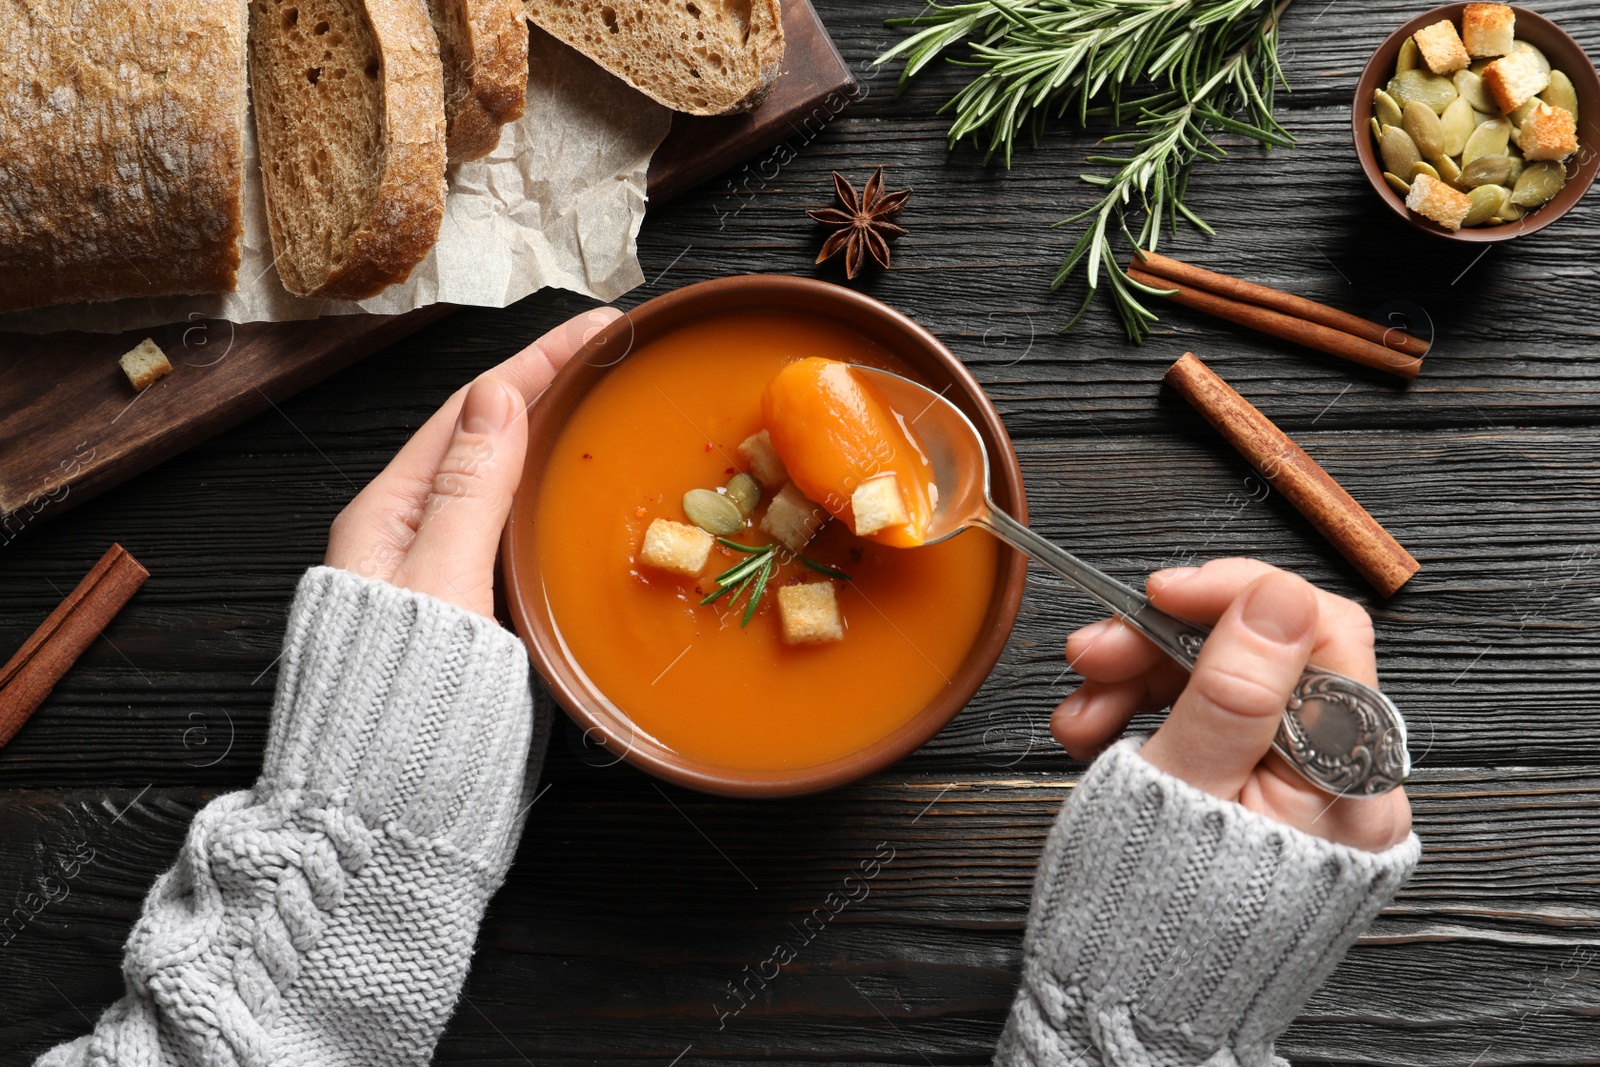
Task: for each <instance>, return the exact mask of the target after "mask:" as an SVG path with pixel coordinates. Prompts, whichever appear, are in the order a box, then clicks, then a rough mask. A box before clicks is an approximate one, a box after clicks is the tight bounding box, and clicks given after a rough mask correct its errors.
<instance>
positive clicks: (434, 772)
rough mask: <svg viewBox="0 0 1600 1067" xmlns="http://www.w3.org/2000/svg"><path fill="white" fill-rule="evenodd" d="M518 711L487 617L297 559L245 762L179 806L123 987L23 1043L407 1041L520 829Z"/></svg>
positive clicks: (286, 1047) (86, 1058)
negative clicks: (83, 1026)
mask: <svg viewBox="0 0 1600 1067" xmlns="http://www.w3.org/2000/svg"><path fill="white" fill-rule="evenodd" d="M532 714H533V709H532V696H531V691H530V690H529V687H528V660H527V656H526V654H525V653H524V652H523V649H522V646H521V645H520V644H519V643H518V641H517V640H516V638H515V637H513V636H512V635H511V634H509V633H507V632H506V631H505V630H503V629H502V628H500V627H499V626H497V625H495V623H494V622H493V621H492V620H489V619H485V618H483V617H481V616H478V615H474V614H471V613H469V612H466V611H463V610H461V609H459V608H456V607H453V606H451V605H449V604H446V603H444V602H443V601H439V600H435V599H433V598H431V597H427V596H422V595H419V594H416V593H411V592H407V591H404V590H401V589H397V588H395V587H393V586H390V585H385V584H382V583H378V582H372V581H367V580H365V579H362V578H358V577H356V576H355V575H353V574H350V573H349V572H346V571H339V570H333V569H331V568H327V567H319V568H316V569H314V570H312V571H310V572H309V573H307V574H306V576H305V577H304V579H303V580H302V581H301V583H300V588H299V591H298V595H297V596H296V598H295V602H294V607H293V609H292V610H291V612H290V617H289V628H288V634H287V637H286V639H285V644H284V652H283V659H282V666H281V668H280V672H279V676H278V691H277V701H276V706H275V709H274V712H273V719H272V728H271V735H270V738H269V740H268V743H267V753H266V759H265V765H264V766H263V768H262V774H261V778H260V780H259V781H258V782H257V783H256V784H255V786H254V788H252V789H250V790H248V791H245V792H240V793H232V794H229V795H227V796H223V797H220V798H218V799H217V800H215V801H213V802H212V803H211V804H209V805H207V806H206V807H205V808H204V809H203V810H202V811H201V812H200V813H199V814H198V815H197V816H196V817H195V820H194V823H193V825H192V826H191V827H190V830H189V834H188V838H187V840H186V842H185V844H184V846H183V849H182V852H181V854H180V855H179V858H178V862H177V865H176V866H175V867H174V868H173V869H172V870H170V871H168V872H167V873H166V874H164V875H162V877H161V878H160V880H158V881H157V882H156V884H155V887H154V888H153V889H152V890H151V892H150V895H149V897H148V898H147V899H146V901H145V906H144V913H143V915H142V917H141V918H140V919H139V921H138V923H137V924H136V925H135V927H134V930H133V933H132V935H131V936H130V938H129V940H128V945H127V952H126V956H125V959H124V963H123V973H124V976H125V978H126V982H127V993H126V995H125V996H124V997H123V998H122V999H121V1000H119V1001H117V1002H116V1003H115V1004H113V1005H112V1006H111V1007H110V1008H108V1009H107V1010H106V1011H105V1013H104V1014H103V1015H102V1016H101V1017H100V1020H99V1022H98V1023H97V1024H96V1025H95V1028H94V1032H93V1033H92V1034H90V1035H88V1036H86V1037H83V1038H80V1039H78V1040H77V1041H74V1042H72V1043H70V1044H67V1045H62V1046H60V1047H58V1048H56V1049H53V1050H51V1051H50V1052H47V1053H46V1054H45V1055H44V1056H42V1057H41V1058H40V1060H39V1064H41V1065H43V1067H66V1065H90V1067H102V1065H112V1064H116V1065H128V1067H155V1065H168V1064H170V1065H180V1064H181V1065H193V1067H200V1065H204V1067H267V1065H269V1064H270V1065H273V1067H279V1065H282V1067H291V1065H307V1067H309V1065H317V1067H357V1065H365V1064H384V1065H394V1064H425V1063H427V1062H428V1061H429V1060H430V1058H431V1057H432V1054H433V1048H434V1045H435V1043H436V1042H437V1041H438V1039H439V1035H440V1033H441V1032H442V1031H443V1029H444V1025H445V1022H446V1020H448V1018H449V1017H450V1013H451V1010H452V1008H453V1007H454V1005H455V1001H456V997H457V995H458V994H459V992H460V990H461V985H462V982H463V980H464V979H465V977H466V973H467V964H468V961H469V959H470V956H471V953H472V945H473V941H474V938H475V936H476V932H477V928H478V923H479V920H480V919H481V917H482V915H483V909H484V906H485V904H486V903H487V901H488V899H489V896H490V894H492V893H493V892H494V891H495V889H496V888H497V887H498V886H499V885H500V883H501V881H502V880H503V879H504V877H505V872H506V868H507V867H508V866H509V864H510V860H511V854H512V851H513V849H514V848H515V845H516V840H517V837H518V835H519V833H520V829H521V821H522V812H523V810H524V805H525V803H526V801H524V800H523V796H524V793H525V791H526V788H527V787H528V785H529V782H528V781H527V780H526V779H527V774H528V770H527V763H526V756H527V752H528V747H529V738H530V735H531V730H532Z"/></svg>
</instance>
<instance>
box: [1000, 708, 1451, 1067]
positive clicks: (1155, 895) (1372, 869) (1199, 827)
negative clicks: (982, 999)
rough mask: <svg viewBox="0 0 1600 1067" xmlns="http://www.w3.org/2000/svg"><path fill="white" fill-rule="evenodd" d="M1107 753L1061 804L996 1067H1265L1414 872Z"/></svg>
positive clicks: (1412, 856)
mask: <svg viewBox="0 0 1600 1067" xmlns="http://www.w3.org/2000/svg"><path fill="white" fill-rule="evenodd" d="M1141 744H1143V738H1130V739H1128V740H1125V741H1122V742H1119V743H1118V744H1116V745H1114V746H1112V748H1111V749H1110V750H1108V751H1107V752H1106V753H1105V754H1104V755H1103V756H1101V757H1100V758H1099V759H1098V760H1097V761H1096V762H1095V764H1094V766H1093V767H1092V768H1090V770H1089V773H1088V774H1087V775H1085V776H1084V779H1083V781H1082V783H1081V784H1080V785H1079V786H1078V788H1077V789H1076V790H1075V791H1074V794H1073V795H1072V797H1071V798H1070V799H1069V800H1068V801H1067V803H1066V804H1064V805H1063V806H1062V809H1061V814H1060V815H1059V817H1058V818H1057V819H1056V823H1055V826H1054V828H1053V829H1052V830H1051V832H1050V836H1049V838H1048V840H1047V842H1046V844H1045V850H1044V855H1043V857H1042V858H1041V860H1040V862H1039V873H1038V878H1037V881H1036V883H1035V886H1034V894H1033V910H1032V912H1031V914H1030V915H1029V918H1028V930H1027V934H1026V938H1025V940H1024V943H1023V974H1022V987H1021V989H1020V991H1019V992H1018V994H1017V999H1016V1002H1015V1003H1014V1004H1013V1006H1012V1009H1011V1016H1010V1019H1009V1021H1008V1022H1007V1024H1006V1028H1005V1033H1004V1034H1003V1035H1002V1037H1001V1041H1000V1048H999V1052H998V1053H997V1055H996V1057H995V1063H996V1064H998V1065H1000V1067H1024V1065H1027V1067H1135V1065H1138V1067H1156V1065H1171V1067H1180V1065H1182V1067H1199V1065H1205V1067H1264V1065H1269V1064H1281V1063H1282V1062H1283V1061H1282V1060H1280V1059H1277V1058H1276V1057H1275V1056H1274V1055H1273V1053H1272V1042H1273V1040H1274V1039H1275V1038H1276V1037H1277V1035H1278V1034H1279V1033H1281V1032H1282V1031H1283V1030H1284V1029H1285V1028H1286V1027H1287V1026H1288V1025H1289V1023H1290V1022H1291V1021H1292V1020H1293V1019H1294V1017H1295V1015H1296V1014H1297V1013H1298V1011H1299V1010H1300V1008H1301V1007H1302V1006H1303V1005H1304V1004H1305V1002H1306V1000H1307V999H1308V998H1309V997H1310V996H1311V994H1312V992H1314V991H1315V990H1316V988H1317V986H1319V985H1320V984H1321V983H1322V981H1323V980H1324V979H1325V978H1327V976H1328V975H1329V973H1331V972H1332V970H1333V968H1334V966H1335V964H1337V963H1338V962H1339V959H1340V958H1341V957H1342V956H1343V955H1344V953H1345V951H1346V950H1347V949H1348V948H1349V947H1350V945H1351V944H1352V943H1353V942H1354V941H1355V939H1356V935H1357V934H1359V933H1360V932H1361V930H1362V929H1363V928H1364V927H1365V926H1366V925H1367V923H1368V922H1370V921H1371V919H1372V918H1373V916H1374V915H1376V914H1377V912H1378V910H1379V909H1380V908H1382V907H1383V906H1384V905H1385V904H1387V903H1388V902H1389V901H1390V900H1391V899H1392V898H1393V896H1394V894H1395V892H1396V890H1398V889H1399V888H1400V886H1401V884H1402V883H1404V881H1405V880H1406V878H1407V877H1409V875H1410V874H1411V871H1412V869H1413V868H1414V867H1415V866H1416V863H1417V858H1418V855H1419V852H1420V846H1419V845H1418V842H1417V839H1416V837H1415V836H1412V837H1410V838H1409V839H1408V840H1407V841H1405V842H1404V843H1402V844H1400V845H1397V846H1395V847H1394V848H1392V849H1390V850H1388V851H1387V852H1383V853H1372V852H1363V851H1361V850H1358V849H1353V848H1348V847H1345V846H1342V845H1335V844H1332V843H1331V842H1328V841H1325V840H1323V839H1321V838H1317V837H1312V836H1310V835H1309V834H1304V833H1301V832H1299V831H1297V830H1293V829H1291V828H1289V827H1286V826H1283V825H1280V824H1278V823H1276V822H1273V821H1271V820H1269V819H1266V818H1264V817H1262V816H1259V815H1255V814H1252V813H1251V812H1248V811H1246V810H1245V809H1244V808H1242V807H1240V806H1239V805H1237V804H1233V803H1229V802H1227V801H1223V800H1219V799H1217V798H1216V797H1213V796H1209V795H1207V794H1205V793H1202V792H1200V791H1199V790H1197V789H1195V788H1193V787H1192V786H1190V785H1188V784H1186V783H1184V782H1182V781H1179V780H1178V779H1176V778H1173V777H1171V776H1170V775H1167V774H1163V773H1162V772H1160V771H1158V770H1156V769H1155V768H1154V767H1153V766H1151V765H1150V764H1149V763H1147V762H1145V760H1144V759H1143V758H1142V757H1141V756H1140V755H1139V754H1138V748H1139V746H1140V745H1141Z"/></svg>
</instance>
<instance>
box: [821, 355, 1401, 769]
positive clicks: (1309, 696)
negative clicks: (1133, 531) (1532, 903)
mask: <svg viewBox="0 0 1600 1067" xmlns="http://www.w3.org/2000/svg"><path fill="white" fill-rule="evenodd" d="M851 369H852V370H854V371H855V372H856V374H858V375H860V376H861V380H862V382H863V384H865V385H867V386H868V387H869V388H870V389H872V391H873V392H874V393H876V394H877V395H878V397H879V399H881V400H882V401H884V402H885V403H886V404H887V405H888V406H889V408H891V409H892V410H894V411H895V412H897V413H899V414H900V416H901V417H902V418H904V419H905V421H906V423H907V425H909V426H914V427H915V431H914V432H915V434H916V438H917V440H918V441H919V442H920V443H921V445H922V447H923V449H924V450H925V452H926V454H927V457H928V460H929V462H930V463H931V464H932V465H933V474H934V484H935V486H936V487H937V489H938V499H937V501H936V503H935V508H934V513H933V516H932V518H931V519H930V520H929V522H928V527H927V529H926V531H925V541H926V543H927V544H934V543H936V542H938V541H943V540H946V539H948V538H951V537H954V536H955V535H956V534H958V533H960V532H961V531H962V530H965V529H967V528H969V527H973V526H976V527H980V528H982V529H985V530H988V531H989V532H990V533H992V534H994V535H995V536H996V537H998V538H1000V540H1002V541H1004V542H1006V543H1007V544H1008V545H1011V546H1012V547H1013V548H1016V549H1018V550H1019V551H1021V552H1024V553H1026V554H1027V555H1029V556H1031V557H1032V558H1034V559H1035V560H1037V561H1038V562H1040V563H1042V564H1044V565H1045V566H1046V567H1049V568H1050V569H1051V570H1053V571H1055V572H1056V573H1057V574H1059V575H1061V577H1063V578H1065V579H1066V580H1067V581H1069V582H1071V583H1072V584H1073V585H1075V586H1077V587H1078V588H1079V589H1080V590H1082V591H1083V592H1085V593H1087V594H1088V595H1089V596H1090V597H1092V598H1094V599H1095V600H1097V601H1099V602H1100V603H1101V604H1102V605H1104V606H1105V607H1107V608H1109V609H1110V610H1111V611H1112V612H1114V613H1115V614H1116V615H1117V616H1118V617H1119V618H1121V619H1122V620H1123V621H1124V622H1126V623H1127V624H1128V625H1129V626H1132V627H1133V628H1134V629H1135V630H1138V631H1139V632H1140V633H1142V634H1144V636H1146V637H1148V638H1149V639H1150V640H1151V641H1154V642H1155V644H1156V646H1157V647H1158V648H1160V649H1161V650H1162V651H1163V652H1165V653H1167V655H1169V656H1171V657H1172V658H1173V659H1175V660H1177V661H1178V662H1179V663H1181V664H1182V665H1183V666H1184V667H1186V668H1188V669H1191V670H1192V669H1193V668H1194V663H1195V656H1196V655H1197V654H1198V653H1199V651H1200V646H1201V645H1202V644H1203V643H1204V642H1205V639H1206V634H1207V633H1209V631H1208V630H1206V629H1205V628H1204V627H1201V626H1195V625H1193V624H1191V623H1187V622H1184V621H1183V620H1181V619H1176V618H1173V617H1172V616H1171V615H1168V614H1166V613H1165V612H1162V611H1158V610H1157V609H1156V608H1154V607H1152V606H1151V604H1150V601H1149V600H1147V599H1145V597H1144V596H1143V595H1142V594H1140V593H1139V592H1138V591H1137V590H1135V589H1132V588H1130V587H1129V586H1126V585H1124V584H1122V583H1121V582H1119V581H1117V580H1116V579H1115V578H1112V577H1111V576H1109V575H1107V574H1105V573H1104V572H1102V571H1100V570H1098V569H1096V568H1095V567H1092V566H1090V565H1089V564H1087V563H1085V562H1083V561H1082V560H1081V559H1079V558H1078V557H1077V556H1074V555H1073V554H1072V553H1070V552H1068V551H1066V550H1065V549H1062V548H1060V547H1058V546H1056V545H1054V544H1051V543H1050V542H1049V541H1046V540H1045V539H1044V538H1042V537H1040V536H1039V535H1038V534H1036V533H1034V532H1033V531H1032V530H1030V529H1028V528H1027V527H1026V526H1024V525H1023V524H1022V523H1020V522H1018V521H1017V520H1016V519H1013V518H1012V517H1011V516H1010V515H1007V514H1006V513H1005V512H1003V511H1001V510H1000V509H999V508H997V507H996V506H995V504H994V501H993V500H991V499H990V498H989V455H988V451H987V449H985V448H984V445H983V438H982V437H980V436H979V435H978V431H977V429H976V428H974V427H973V425H972V423H971V421H970V420H968V418H967V417H966V416H965V415H963V414H962V413H961V410H960V409H959V408H957V407H956V406H955V405H954V404H952V403H951V402H950V401H948V400H946V399H945V398H944V397H942V396H940V395H939V394H938V393H935V392H933V391H932V390H931V389H927V388H925V387H923V386H921V385H918V384H917V383H916V382H913V381H910V380H909V379H906V378H902V377H900V376H899V375H898V374H890V373H889V372H888V371H882V370H878V369H876V368H873V367H862V366H852V368H851ZM1273 748H1275V749H1277V750H1278V752H1279V753H1281V754H1282V755H1283V757H1284V759H1286V760H1288V762H1289V765H1290V766H1292V767H1294V768H1295V770H1297V771H1299V772H1300V773H1301V774H1302V775H1304V776H1305V778H1306V780H1307V781H1309V782H1311V784H1313V785H1315V786H1317V787H1318V788H1319V789H1323V790H1326V791H1327V792H1329V793H1336V794H1339V795H1343V796H1352V795H1353V796H1377V795H1379V794H1381V793H1387V792H1388V791H1389V790H1391V789H1394V788H1395V787H1396V786H1399V785H1400V784H1401V783H1402V782H1404V781H1405V779H1406V776H1407V775H1409V774H1410V773H1411V757H1410V754H1409V753H1408V752H1407V751H1406V724H1405V720H1404V719H1403V718H1401V716H1400V711H1399V709H1398V708H1396V707H1395V706H1394V703H1393V702H1392V701H1390V700H1389V698H1388V697H1386V696H1384V695H1383V694H1382V693H1380V692H1378V691H1377V690H1376V689H1373V688H1372V687H1371V686H1368V685H1363V684H1362V683H1361V682H1358V681H1356V680H1355V679H1353V678H1346V677H1345V676H1344V675H1342V674H1335V673H1334V672H1332V671H1328V670H1324V669H1322V668H1321V667H1315V666H1310V667H1307V668H1306V671H1305V673H1304V674H1302V675H1301V676H1300V684H1299V685H1298V686H1297V687H1296V688H1295V691H1294V695H1293V696H1292V697H1291V698H1290V700H1289V705H1288V707H1286V708H1284V711H1283V721H1282V722H1281V723H1280V724H1279V725H1278V734H1277V737H1275V738H1274V739H1273Z"/></svg>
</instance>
